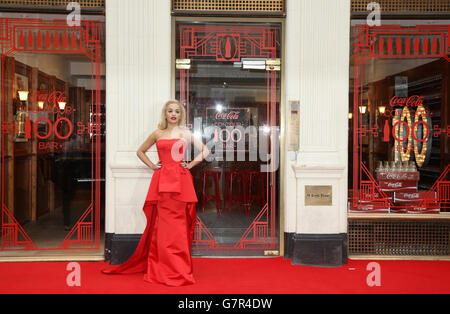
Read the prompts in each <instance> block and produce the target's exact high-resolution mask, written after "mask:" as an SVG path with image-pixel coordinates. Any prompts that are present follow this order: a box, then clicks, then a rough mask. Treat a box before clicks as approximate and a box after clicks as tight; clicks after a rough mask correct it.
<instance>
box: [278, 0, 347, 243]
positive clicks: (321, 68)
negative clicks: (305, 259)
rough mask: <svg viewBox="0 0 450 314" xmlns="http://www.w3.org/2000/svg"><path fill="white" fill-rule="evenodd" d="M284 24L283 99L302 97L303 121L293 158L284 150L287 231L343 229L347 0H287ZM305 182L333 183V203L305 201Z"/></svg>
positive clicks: (344, 219) (345, 221)
mask: <svg viewBox="0 0 450 314" xmlns="http://www.w3.org/2000/svg"><path fill="white" fill-rule="evenodd" d="M286 25H287V26H286V44H285V45H286V61H285V62H286V69H285V71H286V72H285V82H286V84H285V85H286V86H285V89H286V100H287V101H290V100H299V101H300V108H301V109H300V112H301V114H300V116H301V122H300V123H301V127H300V151H299V152H298V153H297V158H296V161H295V162H293V161H291V160H290V158H289V157H290V156H289V154H286V165H287V166H286V169H287V170H286V176H285V177H284V178H285V187H286V188H285V208H286V210H285V217H286V220H285V231H286V232H291V233H297V234H340V233H346V232H347V162H348V157H347V156H348V110H349V101H348V86H349V49H350V48H349V47H350V37H349V34H350V0H335V1H329V0H302V1H289V3H288V12H287V21H286ZM289 168H290V169H289ZM306 185H332V191H333V206H331V207H307V206H305V193H304V192H305V186H306ZM294 203H295V204H296V205H295V206H294Z"/></svg>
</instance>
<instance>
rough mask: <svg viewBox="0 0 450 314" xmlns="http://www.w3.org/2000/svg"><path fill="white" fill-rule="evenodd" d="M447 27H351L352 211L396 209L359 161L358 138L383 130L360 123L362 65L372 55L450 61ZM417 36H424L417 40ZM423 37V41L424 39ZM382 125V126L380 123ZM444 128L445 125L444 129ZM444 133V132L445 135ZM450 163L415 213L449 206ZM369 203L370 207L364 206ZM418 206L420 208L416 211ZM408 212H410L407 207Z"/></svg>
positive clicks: (440, 130)
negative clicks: (352, 48) (352, 45)
mask: <svg viewBox="0 0 450 314" xmlns="http://www.w3.org/2000/svg"><path fill="white" fill-rule="evenodd" d="M449 34H450V26H449V25H431V26H430V25H417V26H416V27H414V28H411V27H402V26H400V25H386V26H381V27H369V26H368V25H356V26H355V55H354V57H355V66H354V108H353V111H354V113H353V117H354V118H353V130H354V131H353V196H352V198H351V200H350V206H351V210H352V211H361V212H366V211H377V208H378V209H380V210H383V209H385V208H391V209H393V210H396V209H398V210H399V209H400V208H396V206H395V204H394V203H393V202H392V201H391V200H390V199H389V198H388V197H387V196H386V195H385V194H384V193H383V192H382V191H381V190H380V187H379V184H378V182H377V181H376V180H375V179H374V178H373V177H372V175H371V174H370V173H369V171H368V169H367V168H366V167H365V165H364V164H363V162H362V140H361V139H362V137H364V136H367V135H368V133H370V134H372V135H373V136H374V137H377V136H378V135H379V134H380V133H382V132H383V130H382V129H381V128H380V127H379V126H374V127H373V128H371V126H367V125H363V124H362V114H361V113H360V110H359V107H360V106H361V104H362V103H363V102H362V99H363V98H362V97H363V80H362V78H363V76H364V75H363V73H364V72H363V71H364V64H365V63H366V62H367V61H369V60H370V59H372V58H444V59H446V60H447V61H449V62H450V35H449ZM421 37H424V39H422V42H421V39H420V38H421ZM425 39H426V40H425ZM381 127H382V126H381ZM444 129H445V128H444ZM448 130H449V129H448V128H447V129H445V130H442V129H441V126H434V131H435V132H436V133H434V136H435V137H436V136H440V135H441V133H447V132H448ZM447 135H448V134H447ZM449 172H450V165H448V166H447V168H446V169H445V170H444V172H443V173H442V174H441V176H440V177H439V179H438V180H437V181H436V183H435V184H434V185H433V187H432V188H431V189H430V190H429V191H428V192H427V193H426V196H425V198H424V199H423V201H421V203H420V205H418V206H414V207H415V208H416V212H421V213H426V212H429V211H430V210H432V209H434V208H436V205H437V204H440V208H450V189H449V187H450V176H449ZM367 205H371V207H372V210H367V208H366V207H365V206H367ZM417 208H420V210H417ZM410 211H414V209H413V208H410Z"/></svg>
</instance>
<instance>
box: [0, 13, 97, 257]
mask: <svg viewBox="0 0 450 314" xmlns="http://www.w3.org/2000/svg"><path fill="white" fill-rule="evenodd" d="M100 34H101V32H100V25H99V22H97V21H82V22H81V25H80V26H79V27H69V26H68V25H67V21H66V20H53V21H47V20H42V19H20V18H18V19H16V18H14V19H13V18H0V49H1V50H0V51H1V61H2V95H3V97H2V117H4V116H5V105H6V104H5V101H6V100H5V96H4V95H5V93H4V88H5V87H4V86H3V82H4V61H5V58H6V57H7V56H8V55H11V54H13V53H14V52H49V53H78V54H80V53H81V54H84V55H85V56H87V57H88V58H89V59H90V60H91V63H92V91H93V93H95V95H92V96H93V97H92V101H93V104H92V106H93V108H94V109H95V113H97V114H96V115H95V117H96V121H93V123H92V125H90V126H89V130H91V131H93V133H94V134H95V135H96V136H93V140H92V144H91V148H92V150H91V167H92V170H93V171H92V183H91V205H90V206H89V208H88V209H86V211H85V213H84V214H83V215H82V217H81V218H80V219H79V220H78V222H77V223H76V224H75V226H74V227H73V229H72V230H71V231H70V232H69V233H68V235H67V236H66V238H65V239H64V241H63V242H62V243H61V245H60V246H59V247H58V248H51V249H40V248H38V247H37V246H36V245H35V244H34V243H33V241H32V240H31V239H30V237H29V236H28V235H27V234H26V232H25V231H24V230H23V228H22V227H21V226H20V224H19V223H18V222H17V221H16V220H15V219H14V217H13V215H11V211H10V210H9V209H8V208H7V207H6V205H5V202H4V200H5V183H6V184H7V182H5V169H4V165H5V163H4V160H5V159H4V158H5V156H4V151H5V150H4V145H5V133H4V132H2V218H1V219H2V243H1V248H0V250H3V251H6V250H68V249H94V250H95V249H97V250H98V249H99V248H100V199H101V198H100V176H101V169H100V154H101V146H100V145H101V142H100V135H101V134H100V131H101V130H100V127H97V126H99V125H101V124H100V121H99V120H98V119H99V113H100V104H101V78H100V76H101V40H100ZM52 38H53V40H52ZM52 44H53V45H52ZM2 119H3V118H2ZM4 123H5V122H4V121H2V125H3V124H4ZM6 123H7V122H6ZM79 127H80V126H79ZM81 127H82V128H83V127H84V126H81ZM72 130H73V129H72ZM73 131H77V132H80V130H73ZM81 131H82V132H84V131H85V130H84V129H82V130H81ZM21 239H22V240H21Z"/></svg>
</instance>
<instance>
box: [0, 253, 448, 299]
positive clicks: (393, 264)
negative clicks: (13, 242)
mask: <svg viewBox="0 0 450 314" xmlns="http://www.w3.org/2000/svg"><path fill="white" fill-rule="evenodd" d="M369 262H370V261H349V263H348V265H345V266H344V267H340V268H315V267H303V266H292V265H291V262H290V261H289V260H284V259H283V258H266V259H209V258H194V275H195V278H196V281H197V283H196V284H195V285H193V286H187V287H178V288H170V287H165V286H161V285H155V284H149V283H145V282H144V281H143V280H142V275H140V274H136V275H109V276H107V275H103V274H102V273H101V272H100V270H101V269H102V268H103V267H104V266H105V263H79V265H80V266H81V273H80V279H81V286H80V287H69V286H67V283H66V278H67V276H68V275H69V274H70V273H71V272H70V271H67V270H66V267H67V265H68V263H3V264H0V293H2V294H9V293H14V294H15V293H26V294H28V293H32V294H34V293H44V294H48V293H58V294H60V293H63V294H66V293H89V294H97V293H108V294H111V293H114V294H115V293H133V294H142V293H146V294H304V293H307V294H311V293H314V294H316V293H318V294H330V293H333V294H334V293H344V294H353V293H358V294H361V293H364V294H367V293H369V294H372V293H375V294H376V293H386V294H398V293H402V294H417V293H427V294H437V293H440V294H442V293H445V294H447V293H450V262H428V261H426V262H425V261H378V262H377V263H378V264H379V265H380V279H381V286H380V287H369V286H368V284H367V277H368V276H369V274H370V273H371V271H370V270H367V265H368V264H369Z"/></svg>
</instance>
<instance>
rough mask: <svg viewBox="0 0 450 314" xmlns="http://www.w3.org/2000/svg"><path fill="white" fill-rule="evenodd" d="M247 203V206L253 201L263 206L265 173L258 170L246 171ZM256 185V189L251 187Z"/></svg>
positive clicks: (264, 199) (264, 200)
mask: <svg viewBox="0 0 450 314" xmlns="http://www.w3.org/2000/svg"><path fill="white" fill-rule="evenodd" d="M247 175H248V196H247V197H248V204H249V207H251V206H252V205H253V203H254V202H258V204H259V205H261V206H263V205H264V203H265V202H266V173H264V172H259V171H249V172H248V174H247ZM253 187H256V190H255V189H254V188H253Z"/></svg>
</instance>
